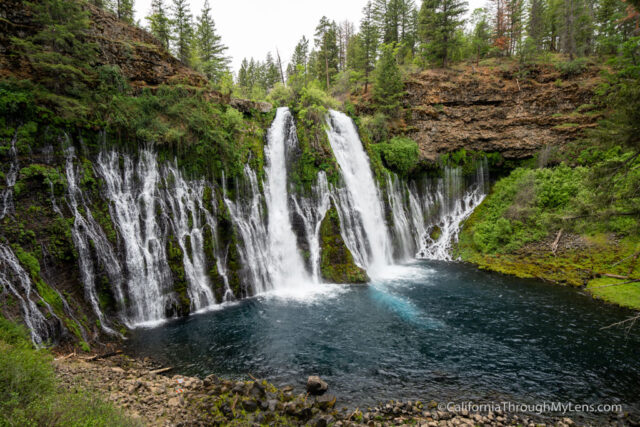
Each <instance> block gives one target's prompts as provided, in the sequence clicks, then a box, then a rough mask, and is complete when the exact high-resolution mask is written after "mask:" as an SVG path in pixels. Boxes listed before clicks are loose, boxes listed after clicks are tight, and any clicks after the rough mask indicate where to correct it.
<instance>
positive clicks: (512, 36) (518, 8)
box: [506, 0, 524, 55]
mask: <svg viewBox="0 0 640 427" xmlns="http://www.w3.org/2000/svg"><path fill="white" fill-rule="evenodd" d="M506 6H507V16H508V21H507V25H508V32H507V34H508V47H507V54H508V55H514V54H515V53H516V50H517V48H518V46H519V45H520V42H521V41H522V27H523V25H522V19H523V15H524V1H523V0H507V1H506Z"/></svg>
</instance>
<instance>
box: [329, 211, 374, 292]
mask: <svg viewBox="0 0 640 427" xmlns="http://www.w3.org/2000/svg"><path fill="white" fill-rule="evenodd" d="M320 245H321V254H320V272H321V274H322V278H323V279H325V280H327V281H329V282H332V283H367V282H368V281H369V276H367V273H366V272H365V271H364V270H363V269H362V268H360V267H358V266H357V265H356V263H355V262H354V260H353V255H351V252H350V251H349V248H347V245H346V244H345V243H344V240H343V239H342V235H341V234H340V218H339V217H338V211H337V210H336V208H335V206H331V209H329V211H328V212H327V215H326V216H325V218H324V220H323V221H322V224H321V226H320Z"/></svg>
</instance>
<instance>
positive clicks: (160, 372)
mask: <svg viewBox="0 0 640 427" xmlns="http://www.w3.org/2000/svg"><path fill="white" fill-rule="evenodd" d="M172 369H173V367H172V366H168V367H166V368H160V369H154V370H153V371H149V374H151V375H156V374H164V373H165V372H169V371H171V370H172Z"/></svg>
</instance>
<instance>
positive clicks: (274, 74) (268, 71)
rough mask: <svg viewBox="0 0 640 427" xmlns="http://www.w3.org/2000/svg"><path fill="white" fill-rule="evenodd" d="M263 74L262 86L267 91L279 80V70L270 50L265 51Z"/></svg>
mask: <svg viewBox="0 0 640 427" xmlns="http://www.w3.org/2000/svg"><path fill="white" fill-rule="evenodd" d="M263 68H264V75H263V82H262V83H263V86H264V88H265V90H267V91H269V90H271V89H273V87H274V86H275V85H276V83H278V82H279V81H280V70H279V69H278V65H277V64H276V61H275V60H274V59H273V55H272V54H271V52H269V53H267V58H266V60H265V61H264V66H263Z"/></svg>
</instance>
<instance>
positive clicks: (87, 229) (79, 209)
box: [65, 147, 126, 335]
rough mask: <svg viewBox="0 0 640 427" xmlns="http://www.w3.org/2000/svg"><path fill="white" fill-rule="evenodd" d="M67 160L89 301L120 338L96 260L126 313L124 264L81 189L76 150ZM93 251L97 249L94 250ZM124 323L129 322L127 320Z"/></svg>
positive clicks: (69, 195) (75, 229)
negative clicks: (104, 302) (105, 307)
mask: <svg viewBox="0 0 640 427" xmlns="http://www.w3.org/2000/svg"><path fill="white" fill-rule="evenodd" d="M66 157H67V159H66V167H65V172H66V177H67V203H68V205H69V209H70V211H71V214H72V215H73V219H74V220H73V226H72V227H71V237H72V239H73V243H74V245H75V247H76V250H77V251H78V262H79V267H80V275H81V279H82V283H83V285H84V292H85V298H86V299H87V301H88V302H89V303H90V305H91V308H92V309H93V312H94V314H95V315H96V317H97V318H98V320H99V321H100V326H101V328H102V330H103V331H105V332H106V333H108V334H110V335H118V333H117V332H116V331H114V330H113V329H112V328H110V327H109V326H108V325H109V322H108V321H107V319H106V318H105V316H104V314H103V313H102V309H101V308H100V302H99V299H98V293H97V290H96V284H95V275H96V266H95V265H94V257H95V258H96V259H97V260H98V262H99V263H100V265H101V266H102V267H103V268H104V269H105V271H106V273H107V276H108V277H109V282H110V283H111V288H112V290H113V291H114V295H115V297H116V300H117V302H118V305H119V308H120V309H121V311H123V310H124V301H125V297H124V292H123V290H122V286H123V282H124V277H123V272H122V269H121V266H120V261H119V259H118V257H117V256H116V253H115V250H114V249H113V247H112V245H111V243H110V242H109V239H107V236H106V235H105V234H104V231H103V230H102V228H101V227H100V226H99V225H98V224H97V222H96V221H95V219H94V218H93V215H92V214H91V210H90V209H89V206H88V204H87V202H86V200H85V197H84V193H83V192H82V190H81V189H80V187H79V186H78V181H77V174H76V170H75V168H74V164H73V160H74V159H75V150H74V148H73V147H69V148H68V149H67V156H66ZM92 247H93V248H95V249H93V250H92ZM123 320H126V318H124V319H123Z"/></svg>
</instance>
